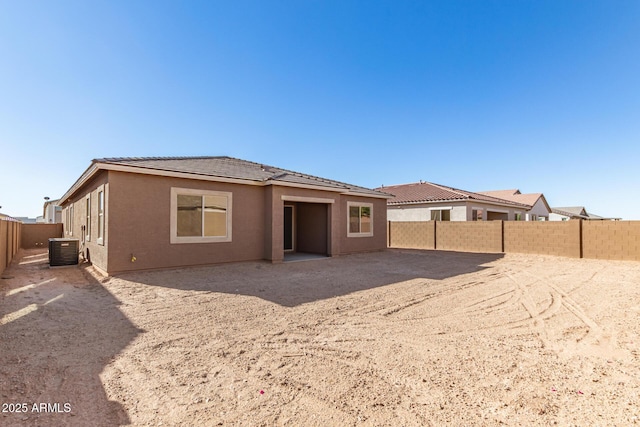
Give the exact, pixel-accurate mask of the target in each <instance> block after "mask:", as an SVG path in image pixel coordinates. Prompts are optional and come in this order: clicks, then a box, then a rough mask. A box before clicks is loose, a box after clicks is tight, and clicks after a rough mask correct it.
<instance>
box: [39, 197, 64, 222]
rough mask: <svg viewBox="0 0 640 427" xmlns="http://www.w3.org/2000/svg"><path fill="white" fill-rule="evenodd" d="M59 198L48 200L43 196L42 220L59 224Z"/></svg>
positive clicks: (60, 216)
mask: <svg viewBox="0 0 640 427" xmlns="http://www.w3.org/2000/svg"><path fill="white" fill-rule="evenodd" d="M59 202H60V201H59V200H49V198H48V197H45V202H44V206H43V215H42V217H43V220H42V222H45V223H47V224H59V223H61V222H62V208H61V207H60V206H59V205H58V203H59Z"/></svg>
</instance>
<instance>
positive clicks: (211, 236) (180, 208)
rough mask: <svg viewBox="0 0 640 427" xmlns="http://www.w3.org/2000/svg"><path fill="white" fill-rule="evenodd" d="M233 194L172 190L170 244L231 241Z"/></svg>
mask: <svg viewBox="0 0 640 427" xmlns="http://www.w3.org/2000/svg"><path fill="white" fill-rule="evenodd" d="M231 205H232V195H231V193H228V192H221V191H206V190H192V189H185V188H172V189H171V243H207V242H230V241H231Z"/></svg>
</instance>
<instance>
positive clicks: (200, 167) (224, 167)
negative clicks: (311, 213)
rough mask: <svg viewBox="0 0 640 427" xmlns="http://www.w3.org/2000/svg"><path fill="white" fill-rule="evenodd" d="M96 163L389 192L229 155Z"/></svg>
mask: <svg viewBox="0 0 640 427" xmlns="http://www.w3.org/2000/svg"><path fill="white" fill-rule="evenodd" d="M93 163H94V164H106V165H119V166H129V167H134V168H139V169H141V170H144V169H147V170H155V171H161V172H180V173H187V174H192V175H198V176H207V177H218V178H230V179H239V180H247V181H255V182H262V183H265V184H268V183H277V182H281V183H288V184H292V185H301V186H302V185H311V186H316V187H325V188H327V189H335V190H343V191H351V192H355V193H360V194H365V195H371V196H377V197H380V196H382V197H384V196H387V195H386V194H384V193H381V192H379V191H375V190H371V189H369V188H365V187H360V186H357V185H353V184H347V183H344V182H340V181H334V180H331V179H326V178H320V177H317V176H313V175H308V174H304V173H300V172H295V171H291V170H287V169H282V168H277V167H274V166H268V165H265V164H261V163H255V162H251V161H247V160H242V159H237V158H234V157H227V156H203V157H111V158H102V159H94V160H93Z"/></svg>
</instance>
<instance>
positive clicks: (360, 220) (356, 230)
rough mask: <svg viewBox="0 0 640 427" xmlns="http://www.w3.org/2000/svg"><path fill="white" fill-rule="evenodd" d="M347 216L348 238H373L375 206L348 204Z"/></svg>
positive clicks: (369, 204)
mask: <svg viewBox="0 0 640 427" xmlns="http://www.w3.org/2000/svg"><path fill="white" fill-rule="evenodd" d="M347 215H348V217H347V221H348V224H347V226H348V231H347V236H349V237H367V236H373V204H371V203H352V202H348V203H347Z"/></svg>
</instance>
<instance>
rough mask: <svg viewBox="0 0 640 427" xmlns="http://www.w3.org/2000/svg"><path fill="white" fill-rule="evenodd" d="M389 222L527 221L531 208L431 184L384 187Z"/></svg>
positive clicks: (418, 183)
mask: <svg viewBox="0 0 640 427" xmlns="http://www.w3.org/2000/svg"><path fill="white" fill-rule="evenodd" d="M376 190H378V191H383V192H385V193H389V194H391V195H393V196H394V197H393V198H391V199H389V200H388V201H387V218H388V220H389V221H431V220H438V221H487V220H489V221H490V220H505V221H512V220H517V219H524V216H525V213H526V212H527V211H528V210H529V209H530V206H529V205H526V204H524V203H519V202H512V201H509V200H504V199H500V198H497V197H492V196H487V195H484V194H480V193H472V192H470V191H465V190H460V189H457V188H453V187H447V186H444V185H439V184H433V183H430V182H424V181H420V182H416V183H412V184H403V185H392V186H383V187H380V188H377V189H376Z"/></svg>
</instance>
